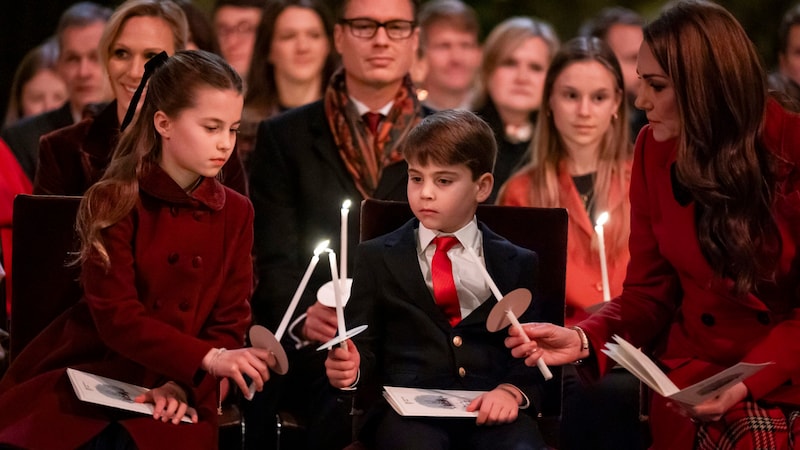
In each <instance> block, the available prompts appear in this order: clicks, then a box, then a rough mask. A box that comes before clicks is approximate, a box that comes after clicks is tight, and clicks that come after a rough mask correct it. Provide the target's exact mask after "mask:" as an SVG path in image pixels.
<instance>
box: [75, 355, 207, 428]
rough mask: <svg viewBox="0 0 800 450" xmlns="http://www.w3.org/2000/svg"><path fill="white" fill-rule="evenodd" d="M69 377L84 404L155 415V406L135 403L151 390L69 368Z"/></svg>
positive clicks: (190, 420) (187, 420)
mask: <svg viewBox="0 0 800 450" xmlns="http://www.w3.org/2000/svg"><path fill="white" fill-rule="evenodd" d="M67 376H69V381H70V383H72V388H73V389H74V390H75V395H77V396H78V398H79V399H80V400H82V401H84V402H89V403H96V404H98V405H104V406H110V407H112V408H118V409H125V410H128V411H133V412H138V413H142V414H148V415H151V416H152V415H153V408H154V405H153V404H152V403H136V402H134V401H133V399H135V398H136V397H138V396H139V395H141V394H144V393H145V392H147V391H149V390H150V389H147V388H144V387H141V386H136V385H133V384H128V383H123V382H122V381H118V380H113V379H111V378H106V377H101V376H100V375H94V374H91V373H88V372H83V371H81V370H77V369H73V368H67ZM181 422H187V423H192V419H191V418H190V417H189V416H184V417H183V419H181Z"/></svg>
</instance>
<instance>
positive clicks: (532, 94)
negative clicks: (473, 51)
mask: <svg viewBox="0 0 800 450" xmlns="http://www.w3.org/2000/svg"><path fill="white" fill-rule="evenodd" d="M558 45H559V41H558V36H557V35H556V33H555V31H554V30H553V27H552V26H550V24H548V23H547V22H544V21H541V20H537V19H533V18H530V17H512V18H510V19H507V20H505V21H503V22H501V23H500V24H499V25H497V26H496V27H495V28H494V29H493V30H492V32H491V33H489V36H488V37H487V38H486V42H485V44H484V48H483V62H482V64H481V70H480V84H481V89H480V90H479V92H478V94H477V95H476V100H475V112H476V113H477V114H478V115H479V116H480V117H481V118H482V119H483V120H485V121H486V122H487V123H489V126H491V127H492V130H493V131H494V135H495V139H496V140H497V160H496V161H495V167H494V188H493V189H492V194H491V195H490V196H489V199H488V200H487V202H490V203H491V202H494V201H495V199H496V197H497V192H498V190H499V189H500V186H501V185H502V184H503V183H504V182H505V181H506V180H507V179H508V177H509V176H510V175H511V174H512V173H513V172H514V170H516V169H517V168H518V165H519V164H520V161H522V158H523V156H524V155H525V152H526V150H527V148H528V145H529V144H530V141H531V136H532V135H533V129H534V127H535V126H536V118H537V116H538V112H539V106H540V105H541V103H542V87H543V85H544V77H545V74H546V73H547V68H548V67H549V66H550V60H551V59H553V55H554V54H555V53H556V51H557V50H558Z"/></svg>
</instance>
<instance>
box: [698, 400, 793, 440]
mask: <svg viewBox="0 0 800 450" xmlns="http://www.w3.org/2000/svg"><path fill="white" fill-rule="evenodd" d="M694 447H695V448H696V449H697V450H728V449H730V450H733V449H737V450H740V449H741V450H745V449H747V450H749V449H752V450H783V449H800V411H798V410H792V409H786V408H782V407H780V406H774V405H768V406H763V405H759V404H757V403H756V402H752V401H745V402H740V403H738V404H736V405H735V406H734V407H733V408H731V409H730V410H729V411H728V412H727V413H725V415H724V416H723V417H722V419H720V420H718V421H716V422H708V423H701V424H698V429H697V438H696V441H695V445H694Z"/></svg>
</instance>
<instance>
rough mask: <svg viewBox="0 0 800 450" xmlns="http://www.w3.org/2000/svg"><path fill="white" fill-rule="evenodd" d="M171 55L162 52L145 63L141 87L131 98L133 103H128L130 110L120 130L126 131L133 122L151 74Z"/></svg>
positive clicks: (126, 113)
mask: <svg viewBox="0 0 800 450" xmlns="http://www.w3.org/2000/svg"><path fill="white" fill-rule="evenodd" d="M168 58H169V56H168V55H167V52H161V53H159V54H157V55H156V56H153V57H152V58H150V60H149V61H147V62H146V63H145V64H144V74H143V75H142V81H140V82H139V87H137V88H136V92H134V93H133V98H131V104H130V105H128V110H127V111H126V112H125V118H124V119H123V120H122V124H120V126H119V131H120V132H123V131H125V128H127V127H128V125H129V124H130V123H131V120H133V116H134V114H136V107H137V105H139V99H140V98H141V97H142V92H143V91H144V87H145V86H147V80H149V79H150V76H151V75H153V72H155V71H156V69H158V68H159V67H161V66H163V65H164V63H165V62H167V59H168Z"/></svg>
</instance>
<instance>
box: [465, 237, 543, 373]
mask: <svg viewBox="0 0 800 450" xmlns="http://www.w3.org/2000/svg"><path fill="white" fill-rule="evenodd" d="M464 247H465V248H466V249H467V253H469V255H470V256H471V257H472V261H473V262H474V263H475V264H477V265H478V267H479V268H480V270H481V273H482V274H483V279H484V280H486V283H487V284H488V285H489V289H491V290H492V294H494V296H495V298H496V299H497V301H498V302H499V301H500V300H502V299H503V294H501V293H500V289H498V288H497V285H496V284H495V282H494V280H492V277H491V276H490V275H489V271H488V270H486V267H484V266H483V263H482V262H481V260H480V258H478V254H477V253H475V250H473V249H472V247H470V246H468V245H465V246H464ZM506 317H507V318H508V321H509V322H511V326H513V327H516V328H517V330H519V332H520V335H521V336H522V338H523V339H525V342H530V339H529V338H528V335H527V334H525V331H523V330H522V325H520V323H519V320H517V316H515V315H514V312H513V311H511V310H510V309H507V310H506ZM536 367H538V368H539V371H540V372H542V376H544V379H545V380H549V379H551V378H553V373H552V372H550V368H549V367H547V364H545V362H544V360H543V359H542V358H539V359H538V360H537V361H536Z"/></svg>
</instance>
